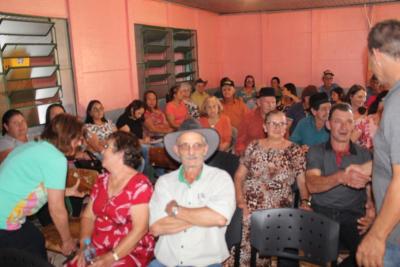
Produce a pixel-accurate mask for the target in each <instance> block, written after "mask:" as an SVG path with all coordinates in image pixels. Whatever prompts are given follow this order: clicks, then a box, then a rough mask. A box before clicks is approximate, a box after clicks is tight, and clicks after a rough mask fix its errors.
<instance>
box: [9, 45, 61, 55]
mask: <svg viewBox="0 0 400 267" xmlns="http://www.w3.org/2000/svg"><path fill="white" fill-rule="evenodd" d="M54 47H55V45H54V44H6V45H5V46H4V47H3V49H2V50H3V58H7V57H45V56H49V55H50V54H51V53H52V52H53V50H54Z"/></svg>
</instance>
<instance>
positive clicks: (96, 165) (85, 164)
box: [74, 150, 104, 173]
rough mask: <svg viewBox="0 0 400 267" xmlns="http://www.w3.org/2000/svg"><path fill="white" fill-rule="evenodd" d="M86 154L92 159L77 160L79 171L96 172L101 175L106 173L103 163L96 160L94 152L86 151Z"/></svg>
mask: <svg viewBox="0 0 400 267" xmlns="http://www.w3.org/2000/svg"><path fill="white" fill-rule="evenodd" d="M85 153H86V154H87V155H88V156H89V157H90V159H75V160H74V165H75V167H76V168H78V169H89V170H95V171H98V172H99V173H102V172H103V171H104V168H103V165H102V164H101V161H100V160H99V159H98V158H96V156H95V155H94V154H93V153H92V152H90V151H88V150H86V151H85Z"/></svg>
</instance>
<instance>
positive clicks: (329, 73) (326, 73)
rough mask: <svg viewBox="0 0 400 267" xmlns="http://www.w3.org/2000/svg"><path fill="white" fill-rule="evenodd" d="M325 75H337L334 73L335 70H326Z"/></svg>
mask: <svg viewBox="0 0 400 267" xmlns="http://www.w3.org/2000/svg"><path fill="white" fill-rule="evenodd" d="M325 75H332V76H335V74H333V72H332V71H331V70H324V72H323V76H325Z"/></svg>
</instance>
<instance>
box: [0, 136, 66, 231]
mask: <svg viewBox="0 0 400 267" xmlns="http://www.w3.org/2000/svg"><path fill="white" fill-rule="evenodd" d="M66 176H67V159H66V158H65V156H64V154H63V153H61V152H60V151H59V150H58V149H57V148H56V147H55V146H54V145H52V144H50V143H48V142H46V141H39V142H28V143H26V144H24V145H21V146H19V147H17V148H15V149H14V150H13V151H12V152H11V153H10V154H9V155H8V156H7V158H6V159H5V160H4V162H3V163H2V164H1V165H0V229H5V230H16V229H19V228H20V227H21V225H22V224H23V223H24V222H25V218H26V216H29V215H32V214H34V213H36V212H37V211H38V210H39V209H40V208H41V207H42V206H43V205H44V204H45V203H46V202H47V190H46V189H47V188H49V189H59V190H63V189H65V180H66Z"/></svg>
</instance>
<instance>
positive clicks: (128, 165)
mask: <svg viewBox="0 0 400 267" xmlns="http://www.w3.org/2000/svg"><path fill="white" fill-rule="evenodd" d="M140 151H141V150H140V144H139V141H138V139H137V138H136V137H135V136H134V135H132V134H131V133H126V132H122V131H118V132H115V133H113V134H111V135H110V137H109V139H108V141H107V144H106V145H105V148H104V150H103V167H105V168H106V169H107V170H108V172H106V173H105V174H102V175H100V176H99V178H98V180H97V182H96V184H95V185H94V187H93V190H92V193H91V197H90V201H89V203H88V205H87V207H86V209H85V211H84V213H83V215H82V220H81V239H80V244H81V248H83V247H84V240H85V239H87V238H90V239H91V244H92V246H94V247H95V249H96V258H95V259H94V263H93V264H91V265H90V266H91V267H100V266H102V267H108V266H126V267H127V266H138V267H139V266H140V267H145V266H147V265H148V263H149V262H150V260H151V259H152V257H153V249H154V238H153V236H152V235H150V234H149V232H148V224H149V222H148V220H149V201H150V198H151V195H152V193H153V188H152V185H151V183H150V182H149V180H148V179H147V177H146V176H144V175H143V174H142V173H139V172H138V171H136V168H137V167H138V166H139V165H140V163H141V155H140ZM75 265H77V266H86V265H88V264H87V263H85V259H84V256H83V253H82V252H79V253H78V256H77V257H76V258H75V259H74V261H73V262H72V264H70V266H75Z"/></svg>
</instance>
